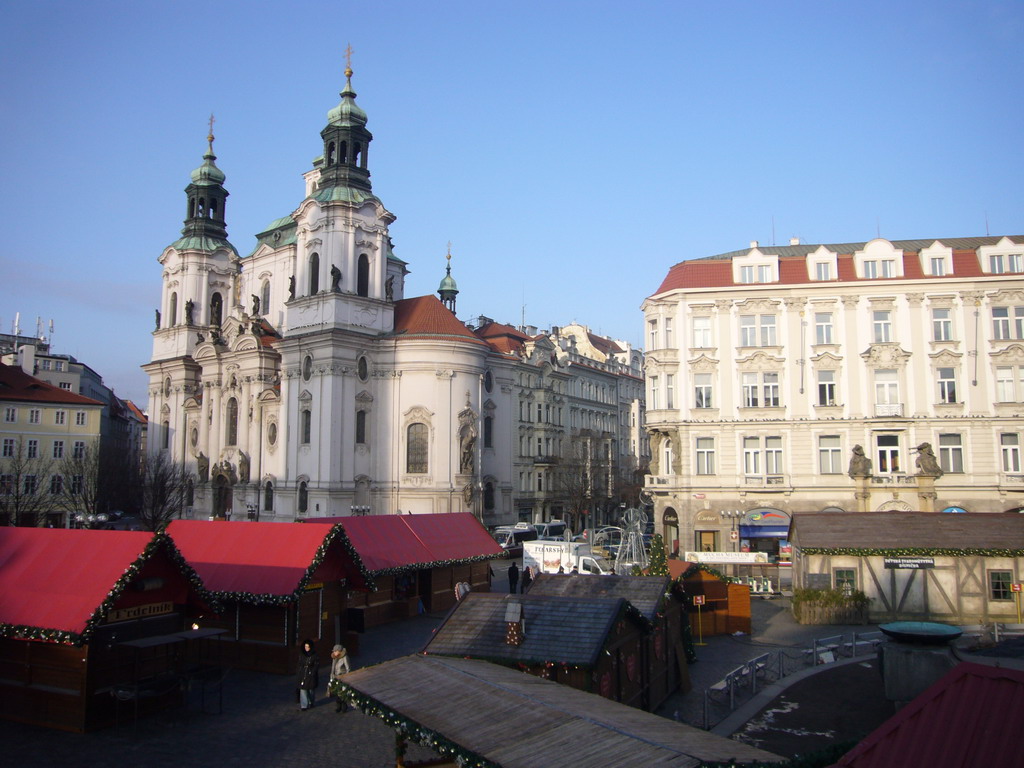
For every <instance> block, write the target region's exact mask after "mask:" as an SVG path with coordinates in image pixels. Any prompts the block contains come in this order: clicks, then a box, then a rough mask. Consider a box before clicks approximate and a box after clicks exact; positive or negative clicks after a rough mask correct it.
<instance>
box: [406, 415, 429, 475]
mask: <svg viewBox="0 0 1024 768" xmlns="http://www.w3.org/2000/svg"><path fill="white" fill-rule="evenodd" d="M427 450H428V442H427V425H426V424H423V423H421V422H416V423H415V424H410V425H409V426H408V427H407V429H406V447H405V471H406V472H408V473H409V474H410V475H424V474H426V473H427V468H428V466H427Z"/></svg>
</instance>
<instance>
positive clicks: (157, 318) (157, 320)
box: [153, 309, 160, 331]
mask: <svg viewBox="0 0 1024 768" xmlns="http://www.w3.org/2000/svg"><path fill="white" fill-rule="evenodd" d="M153 311H154V312H156V329H157V330H158V331H159V330H160V310H159V309H156V310H153Z"/></svg>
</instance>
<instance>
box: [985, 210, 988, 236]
mask: <svg viewBox="0 0 1024 768" xmlns="http://www.w3.org/2000/svg"><path fill="white" fill-rule="evenodd" d="M985 237H988V211H985Z"/></svg>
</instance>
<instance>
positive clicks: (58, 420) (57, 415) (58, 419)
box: [53, 411, 68, 425]
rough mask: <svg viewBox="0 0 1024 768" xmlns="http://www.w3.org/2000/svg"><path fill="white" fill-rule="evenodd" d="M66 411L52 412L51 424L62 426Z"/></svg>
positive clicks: (65, 418) (65, 419)
mask: <svg viewBox="0 0 1024 768" xmlns="http://www.w3.org/2000/svg"><path fill="white" fill-rule="evenodd" d="M67 415H68V414H67V411H54V413H53V423H54V424H57V425H61V424H64V423H65V422H66V421H67Z"/></svg>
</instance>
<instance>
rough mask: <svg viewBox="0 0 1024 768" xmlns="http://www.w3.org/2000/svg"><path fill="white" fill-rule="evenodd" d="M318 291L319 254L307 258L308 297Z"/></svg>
mask: <svg viewBox="0 0 1024 768" xmlns="http://www.w3.org/2000/svg"><path fill="white" fill-rule="evenodd" d="M319 290H320V254H319V253H314V254H313V255H312V256H310V257H309V295H310V296H312V295H313V294H314V293H316V292H317V291H319Z"/></svg>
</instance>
